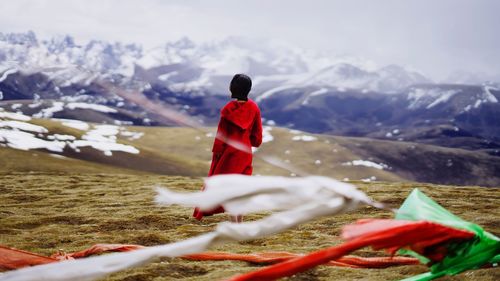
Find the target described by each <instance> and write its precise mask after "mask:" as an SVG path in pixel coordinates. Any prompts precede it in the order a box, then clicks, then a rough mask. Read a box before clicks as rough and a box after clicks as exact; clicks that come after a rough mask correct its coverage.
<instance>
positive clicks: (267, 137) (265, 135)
mask: <svg viewBox="0 0 500 281" xmlns="http://www.w3.org/2000/svg"><path fill="white" fill-rule="evenodd" d="M272 130H273V127H269V126H264V128H263V130H262V143H267V142H271V141H273V140H274V137H273V135H271V131H272Z"/></svg>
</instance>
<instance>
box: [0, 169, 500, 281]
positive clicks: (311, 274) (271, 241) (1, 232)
mask: <svg viewBox="0 0 500 281" xmlns="http://www.w3.org/2000/svg"><path fill="white" fill-rule="evenodd" d="M201 183H202V182H201V179H199V178H188V177H175V176H158V175H130V174H129V175H127V174H87V175H84V174H71V173H60V172H58V173H8V174H5V175H3V176H2V177H1V178H0V202H2V207H1V208H0V243H1V244H3V245H8V246H11V247H15V248H19V249H23V250H27V251H32V252H35V253H40V254H44V255H50V254H52V253H54V252H56V251H57V250H59V249H62V250H64V251H66V252H72V251H78V250H82V249H84V248H87V247H89V246H91V245H93V244H95V243H132V244H141V245H146V246H150V245H159V244H164V243H169V242H174V241H179V240H182V239H186V238H188V237H193V236H196V235H199V234H202V233H206V232H208V231H211V230H212V229H214V227H215V225H216V223H218V222H221V221H224V220H226V219H227V217H226V216H225V215H218V216H214V217H209V218H207V219H205V220H204V221H203V222H198V221H196V220H194V219H192V218H191V213H192V210H191V209H189V208H183V207H158V206H155V204H154V203H153V201H152V199H153V196H154V192H153V189H152V186H154V185H157V184H159V185H163V186H168V187H170V188H173V189H174V190H178V191H185V192H190V191H195V190H198V189H199V187H200V186H201ZM357 184H358V186H359V187H360V188H361V189H362V190H364V191H365V192H367V193H368V194H369V195H370V196H372V197H373V198H374V199H376V200H379V201H382V202H386V203H388V204H390V205H392V206H394V207H397V206H399V204H401V202H402V201H403V200H404V198H405V197H406V196H407V195H408V194H409V192H410V191H411V189H412V188H414V187H420V188H421V189H422V190H423V191H424V192H425V193H426V194H427V195H429V196H430V197H432V198H434V199H435V200H436V201H437V202H439V203H440V204H442V205H443V206H444V207H445V208H447V209H448V210H450V211H452V212H453V213H455V214H456V215H458V216H461V217H462V218H464V219H466V220H470V221H473V222H475V223H478V224H480V225H482V226H483V227H484V228H485V229H486V230H488V231H490V232H492V233H494V234H496V235H499V234H500V218H499V217H498V215H495V214H499V213H500V204H499V203H500V200H499V199H500V190H499V189H486V188H480V187H460V188H457V187H452V186H437V185H424V184H410V183H404V184H402V183H385V182H377V183H370V184H367V183H357ZM264 215H265V214H256V215H251V216H248V217H246V218H245V219H246V220H255V219H258V218H260V217H262V216H264ZM390 217H392V214H391V213H389V212H387V211H380V210H377V209H374V208H371V207H363V208H361V209H359V210H358V211H356V212H353V213H350V214H345V215H340V216H330V217H325V218H322V219H318V220H316V221H314V222H310V223H307V224H304V225H301V226H299V227H297V228H295V229H292V230H289V231H286V232H284V233H281V234H279V235H274V236H271V237H268V238H264V239H258V240H254V241H248V242H242V243H235V244H227V245H222V246H219V247H217V248H214V249H211V250H217V251H227V252H235V253H253V252H262V251H283V250H285V251H291V252H296V253H307V252H311V251H314V250H318V249H321V248H325V247H328V246H332V245H335V244H338V243H341V240H340V239H339V237H338V235H339V233H340V229H341V227H342V226H343V225H345V224H348V223H351V222H353V221H355V220H356V219H360V218H390ZM356 254H358V255H362V256H376V255H382V254H383V253H381V252H374V251H371V250H370V249H364V250H361V251H358V252H357V253H356ZM258 267H259V266H257V265H255V264H249V263H245V262H236V261H213V262H212V261H203V262H201V261H189V260H183V259H167V258H165V259H161V260H159V261H157V262H155V263H152V264H149V265H146V266H142V267H139V268H135V269H131V270H127V271H124V272H120V273H116V274H113V275H111V276H109V277H108V278H106V280H220V279H224V278H228V277H230V276H233V275H235V274H238V273H243V272H248V271H250V270H252V269H256V268H258ZM426 270H427V268H426V267H425V266H403V267H394V268H389V269H346V268H335V267H326V266H320V267H317V268H315V269H312V270H310V271H307V272H304V273H301V274H297V275H296V276H293V277H290V278H288V279H287V280H398V279H402V278H405V277H409V276H412V275H415V274H418V273H421V272H425V271H426ZM441 280H500V272H499V270H498V269H481V270H475V271H469V272H465V273H462V274H460V275H458V276H454V277H445V278H442V279H441Z"/></svg>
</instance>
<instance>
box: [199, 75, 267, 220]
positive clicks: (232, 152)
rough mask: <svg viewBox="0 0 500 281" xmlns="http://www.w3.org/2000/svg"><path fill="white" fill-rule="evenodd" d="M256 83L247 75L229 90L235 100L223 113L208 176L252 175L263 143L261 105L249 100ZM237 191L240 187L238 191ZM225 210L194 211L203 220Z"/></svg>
mask: <svg viewBox="0 0 500 281" xmlns="http://www.w3.org/2000/svg"><path fill="white" fill-rule="evenodd" d="M251 88H252V80H251V79H250V77H248V76H246V75H245V74H236V75H235V76H234V77H233V79H232V80H231V84H230V86H229V90H230V91H231V98H234V99H235V100H232V101H230V102H228V103H227V104H226V105H225V106H224V108H222V110H221V118H220V121H219V126H218V128H217V135H216V137H215V141H214V146H213V148H212V152H213V155H212V164H211V166H210V171H209V172H208V176H212V175H220V174H243V175H251V174H252V146H254V147H258V146H260V144H261V143H262V121H261V117H260V110H259V107H258V106H257V104H256V103H255V102H254V101H252V100H250V99H248V93H249V92H250V89H251ZM236 188H237V187H236ZM223 212H224V208H223V207H222V206H220V207H218V208H216V209H214V210H211V211H208V212H201V211H200V210H199V209H198V208H196V209H195V210H194V213H193V216H194V217H195V218H196V219H197V220H201V219H202V218H203V216H211V215H213V214H218V213H223ZM231 221H233V222H241V221H242V217H241V216H236V217H231Z"/></svg>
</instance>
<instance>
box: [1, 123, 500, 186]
mask: <svg viewBox="0 0 500 281" xmlns="http://www.w3.org/2000/svg"><path fill="white" fill-rule="evenodd" d="M29 122H30V123H32V124H36V125H40V126H43V127H44V128H46V129H48V130H49V133H47V134H42V136H41V138H46V137H47V136H48V135H49V134H61V135H71V136H75V137H76V138H77V139H80V138H82V136H83V135H84V134H86V133H87V132H88V131H81V130H77V129H74V128H70V127H67V126H64V125H62V124H61V122H60V121H54V120H48V119H32V120H31V121H29ZM93 128H95V127H94V125H92V124H90V129H89V130H92V129H93ZM120 128H122V129H123V130H127V131H130V132H134V133H143V135H142V137H140V138H136V139H131V138H130V137H127V136H124V135H121V134H118V135H117V142H118V143H120V144H125V145H130V146H133V147H135V148H137V149H138V150H139V151H140V153H138V154H132V153H127V152H120V151H114V152H113V153H112V156H107V155H105V154H104V153H103V152H102V151H99V150H96V149H93V148H89V147H84V148H81V151H80V152H77V151H75V150H73V149H71V148H69V147H66V148H65V150H64V152H63V153H60V154H61V155H63V156H65V157H66V158H55V157H54V155H52V156H50V157H47V155H48V152H47V151H45V150H38V151H33V150H32V151H30V152H25V151H19V150H13V149H11V148H8V147H0V153H1V154H2V155H6V156H7V155H8V157H2V158H0V173H4V172H11V171H41V172H47V171H58V169H57V168H55V167H61V170H62V171H73V172H82V173H88V172H92V171H97V172H106V173H117V172H119V171H122V172H124V173H128V172H130V171H134V172H133V173H150V174H163V175H184V176H204V175H206V173H207V172H208V168H209V163H210V160H211V148H212V143H213V140H214V135H215V128H200V129H192V128H179V127H137V126H135V127H126V126H121V127H120ZM266 131H267V133H266V134H265V139H267V140H269V141H267V142H265V143H263V144H262V146H261V147H260V148H259V149H258V150H257V152H256V153H255V159H254V174H260V175H286V176H289V175H290V174H291V173H290V171H287V170H284V169H282V168H279V167H276V166H273V165H270V164H268V163H266V162H265V161H263V160H262V159H261V156H274V157H277V158H279V159H281V160H282V161H283V163H285V164H288V165H292V166H294V167H296V168H298V169H300V170H302V171H305V172H306V173H311V174H318V175H325V176H329V177H333V178H337V179H340V180H344V179H349V180H365V181H374V180H377V181H390V182H401V181H417V182H431V183H439V184H453V185H481V186H500V161H499V158H498V157H495V156H491V155H488V154H486V153H483V152H477V151H476V152H473V151H467V150H462V149H455V148H443V147H439V146H432V145H424V144H416V143H409V142H400V141H382V140H373V139H367V138H349V137H339V136H328V135H312V134H307V133H304V132H299V131H293V130H288V129H284V128H277V127H267V129H266ZM35 154H36V155H37V156H36V157H39V158H37V159H43V161H38V160H37V161H36V162H33V161H32V156H33V155H35ZM51 154H54V153H53V152H52V153H51ZM70 158H71V159H76V160H77V161H75V160H71V159H70ZM11 159H15V161H13V160H11ZM65 161H66V163H68V164H71V165H65V164H64V162H65ZM35 163H36V165H35ZM374 165H375V166H374ZM87 166H88V167H87Z"/></svg>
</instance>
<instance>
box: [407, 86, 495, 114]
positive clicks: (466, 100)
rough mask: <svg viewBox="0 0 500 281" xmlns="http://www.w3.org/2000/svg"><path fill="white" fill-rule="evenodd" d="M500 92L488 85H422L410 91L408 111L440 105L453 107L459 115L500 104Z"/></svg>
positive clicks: (408, 93) (428, 108) (408, 94)
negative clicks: (499, 98) (499, 100)
mask: <svg viewBox="0 0 500 281" xmlns="http://www.w3.org/2000/svg"><path fill="white" fill-rule="evenodd" d="M496 95H500V90H498V89H497V88H495V87H492V86H488V85H481V86H471V85H422V86H413V87H411V88H409V89H408V92H407V99H408V102H409V105H408V109H411V110H416V109H427V110H430V109H432V108H434V107H438V106H439V105H447V106H451V107H453V108H454V109H455V110H454V111H456V112H457V113H464V112H468V111H471V110H475V109H478V108H480V107H481V106H482V105H485V104H488V103H489V104H494V103H498V98H497V96H496Z"/></svg>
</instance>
